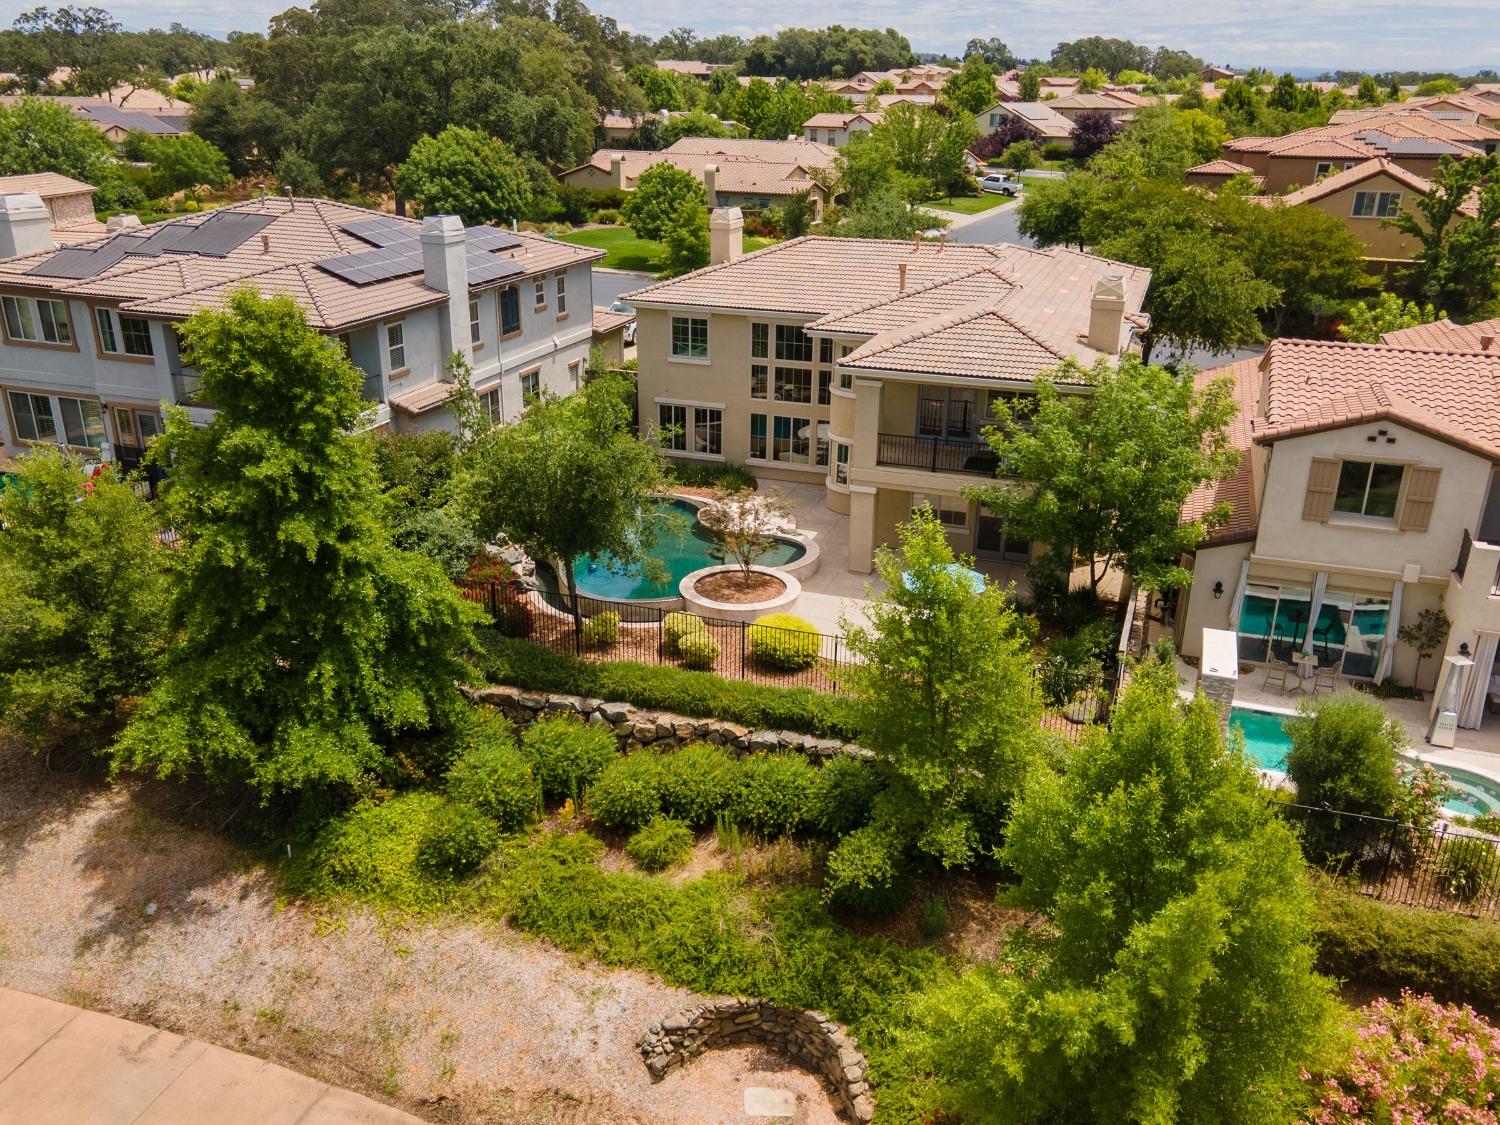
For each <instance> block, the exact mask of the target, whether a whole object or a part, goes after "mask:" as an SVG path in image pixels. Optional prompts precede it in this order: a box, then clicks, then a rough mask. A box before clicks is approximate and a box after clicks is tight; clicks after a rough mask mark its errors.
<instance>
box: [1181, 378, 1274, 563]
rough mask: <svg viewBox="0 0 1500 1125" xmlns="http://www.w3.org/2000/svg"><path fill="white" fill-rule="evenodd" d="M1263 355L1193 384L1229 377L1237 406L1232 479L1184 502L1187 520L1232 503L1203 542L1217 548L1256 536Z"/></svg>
mask: <svg viewBox="0 0 1500 1125" xmlns="http://www.w3.org/2000/svg"><path fill="white" fill-rule="evenodd" d="M1260 362H1261V361H1260V357H1259V356H1256V357H1254V358H1252V359H1242V360H1239V361H1238V362H1236V363H1230V364H1227V365H1225V366H1223V367H1214V368H1209V369H1207V370H1204V371H1199V372H1198V373H1197V374H1196V375H1194V376H1193V384H1194V385H1195V386H1196V387H1197V388H1198V389H1199V390H1202V389H1203V388H1204V387H1206V386H1208V384H1209V383H1211V382H1213V381H1214V380H1216V379H1226V378H1227V379H1229V380H1230V382H1231V383H1232V385H1233V389H1232V394H1233V395H1234V403H1235V406H1236V407H1237V410H1236V412H1235V416H1234V417H1233V418H1232V419H1231V420H1230V422H1229V426H1228V433H1227V436H1228V438H1229V447H1230V448H1231V449H1235V450H1238V451H1239V454H1240V467H1239V471H1238V472H1236V473H1235V475H1234V476H1232V477H1231V478H1230V479H1229V480H1225V481H1214V482H1212V483H1210V484H1205V485H1200V486H1199V487H1198V488H1196V489H1194V490H1193V491H1192V492H1191V493H1189V494H1188V498H1187V499H1186V500H1185V501H1183V504H1182V519H1183V522H1184V523H1186V522H1189V521H1191V520H1196V519H1201V518H1202V517H1203V516H1205V515H1207V514H1208V512H1210V511H1211V510H1212V509H1214V508H1216V507H1218V505H1220V504H1228V505H1229V519H1228V521H1227V522H1226V523H1224V524H1222V525H1220V526H1219V527H1218V528H1216V529H1214V530H1213V531H1211V532H1209V535H1208V538H1206V539H1205V540H1203V542H1202V543H1200V544H1199V546H1201V547H1213V546H1219V545H1222V544H1226V543H1241V542H1244V541H1245V540H1246V539H1252V538H1254V536H1255V528H1256V517H1257V512H1256V507H1255V476H1254V463H1253V462H1252V460H1251V458H1250V445H1251V439H1250V434H1251V428H1252V425H1253V423H1254V421H1255V416H1256V414H1257V413H1258V411H1259V407H1260V382H1261V376H1260Z"/></svg>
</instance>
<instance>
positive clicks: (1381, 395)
mask: <svg viewBox="0 0 1500 1125" xmlns="http://www.w3.org/2000/svg"><path fill="white" fill-rule="evenodd" d="M1264 364H1265V373H1266V396H1265V401H1264V403H1263V404H1262V413H1263V418H1262V419H1260V420H1258V421H1257V422H1256V424H1255V429H1254V433H1253V437H1254V440H1255V441H1257V442H1262V443H1268V442H1272V441H1276V440H1278V439H1279V438H1284V437H1289V436H1291V435H1294V434H1302V433H1313V432H1316V431H1319V430H1328V429H1335V428H1339V427H1342V426H1349V425H1355V424H1358V423H1361V422H1370V421H1377V420H1380V419H1390V420H1392V421H1396V422H1401V423H1402V424H1404V425H1407V426H1410V427H1412V428H1413V429H1417V430H1422V431H1424V432H1426V433H1429V434H1431V435H1432V436H1433V437H1436V438H1438V439H1440V440H1442V441H1447V442H1451V443H1452V444H1454V445H1458V446H1461V447H1463V448H1466V449H1471V450H1473V451H1474V452H1476V453H1479V454H1480V455H1481V456H1484V457H1491V458H1495V459H1497V460H1500V351H1494V352H1479V351H1451V350H1444V351H1427V350H1422V349H1418V348H1410V347H1392V346H1391V345H1389V344H1350V343H1334V342H1328V341H1315V340H1276V341H1273V342H1272V344H1271V346H1270V348H1269V349H1267V351H1266V356H1265V361H1264Z"/></svg>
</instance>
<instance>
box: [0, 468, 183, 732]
mask: <svg viewBox="0 0 1500 1125" xmlns="http://www.w3.org/2000/svg"><path fill="white" fill-rule="evenodd" d="M10 471H11V472H12V473H13V474H14V479H13V480H11V481H10V482H9V483H8V484H7V486H6V487H5V488H4V489H0V527H3V528H4V531H3V532H0V724H3V725H4V726H6V727H8V728H10V729H12V730H15V731H18V732H20V733H22V734H24V735H26V736H28V737H29V738H32V739H34V740H38V741H40V740H42V739H43V738H46V737H48V736H56V735H62V734H67V733H69V732H70V731H71V730H72V729H75V728H76V727H79V726H82V727H86V728H95V729H97V728H98V726H99V725H100V724H102V723H105V722H107V721H108V720H109V719H110V718H111V716H112V715H113V712H114V708H115V705H116V703H117V702H118V701H119V700H120V699H122V698H123V697H126V696H132V695H138V694H140V693H141V692H143V691H144V690H145V689H146V688H147V687H148V686H149V685H150V683H151V680H152V676H153V675H154V673H155V671H156V668H157V665H158V663H159V661H160V659H161V656H162V653H163V651H164V649H165V647H166V640H167V629H166V622H165V618H166V604H167V596H168V579H167V572H168V562H169V556H170V554H171V552H169V551H167V550H166V549H165V548H164V547H162V546H161V545H160V544H159V543H158V542H157V539H156V533H157V530H158V527H157V523H156V516H155V513H154V512H153V511H152V509H151V507H150V506H149V505H148V504H147V502H146V501H144V500H142V499H141V498H140V497H139V496H137V495H136V493H135V491H134V489H132V488H131V487H130V486H129V485H127V484H124V483H122V482H121V481H120V480H118V479H117V478H116V477H115V476H114V475H113V473H111V472H109V471H107V470H106V471H105V472H104V473H102V474H101V475H99V476H98V477H96V478H95V479H93V480H89V479H88V478H87V477H86V476H85V475H84V472H83V465H82V462H81V461H79V460H78V458H76V457H71V456H67V455H64V454H62V453H59V452H58V451H57V450H55V449H49V448H46V447H38V448H36V449H34V450H32V451H31V452H29V453H28V454H27V455H26V456H24V457H22V458H20V459H19V460H18V461H16V462H15V463H14V464H13V465H12V466H11V470H10Z"/></svg>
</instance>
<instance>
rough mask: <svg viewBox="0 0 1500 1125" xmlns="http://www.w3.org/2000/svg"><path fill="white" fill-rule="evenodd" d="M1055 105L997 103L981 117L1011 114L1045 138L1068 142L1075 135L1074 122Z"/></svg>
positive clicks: (1046, 103)
mask: <svg viewBox="0 0 1500 1125" xmlns="http://www.w3.org/2000/svg"><path fill="white" fill-rule="evenodd" d="M1054 104H1055V103H1052V102H996V103H995V104H994V105H992V106H990V107H989V108H988V109H986V110H984V112H983V113H981V114H980V116H981V117H988V115H989V114H992V113H1009V114H1011V115H1013V116H1015V117H1019V118H1020V119H1021V120H1022V121H1024V122H1026V124H1027V125H1029V126H1031V128H1032V129H1034V130H1035V131H1036V132H1037V133H1038V134H1040V135H1041V136H1043V137H1048V138H1052V139H1056V140H1066V139H1067V138H1069V137H1071V136H1072V135H1073V122H1071V121H1069V120H1068V119H1067V118H1066V117H1064V116H1063V115H1062V114H1060V113H1058V112H1057V110H1055V109H1053V108H1052V106H1053V105H1054Z"/></svg>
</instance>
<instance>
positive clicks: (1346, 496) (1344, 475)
mask: <svg viewBox="0 0 1500 1125" xmlns="http://www.w3.org/2000/svg"><path fill="white" fill-rule="evenodd" d="M1405 477H1406V466H1405V465H1395V464H1391V463H1389V462H1384V461H1344V462H1343V463H1342V464H1340V465H1339V482H1338V485H1337V486H1336V487H1335V489H1334V493H1333V510H1334V511H1335V512H1341V513H1343V514H1344V515H1348V516H1368V517H1371V518H1373V519H1382V520H1393V519H1395V518H1396V512H1397V510H1398V507H1397V506H1398V504H1399V502H1400V499H1401V482H1402V480H1403V479H1405Z"/></svg>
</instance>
